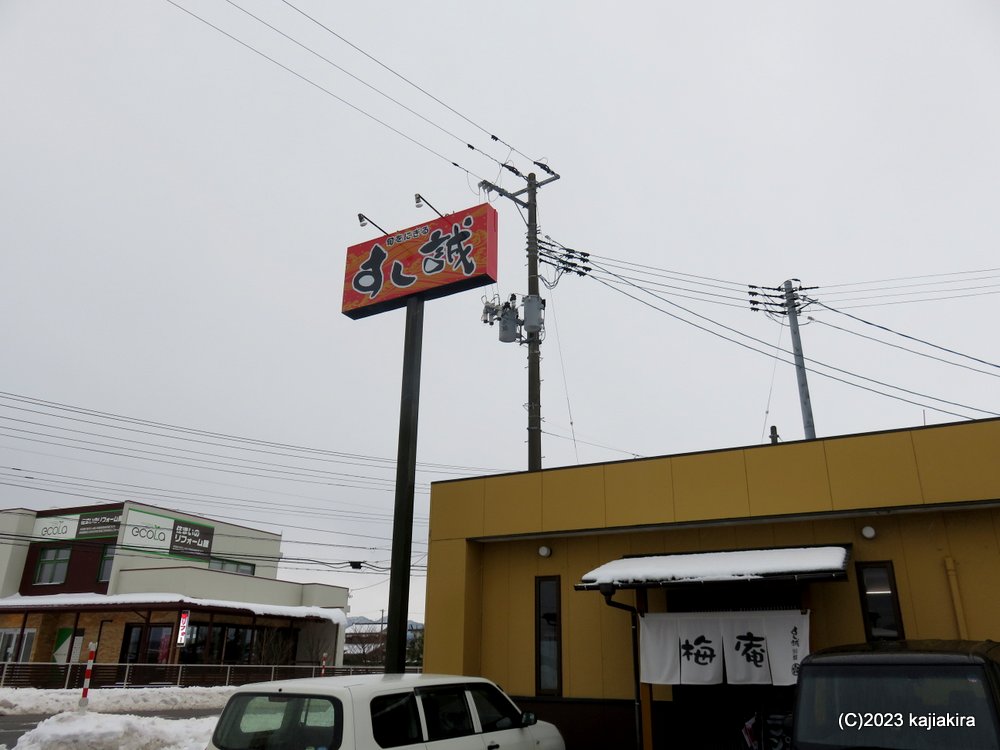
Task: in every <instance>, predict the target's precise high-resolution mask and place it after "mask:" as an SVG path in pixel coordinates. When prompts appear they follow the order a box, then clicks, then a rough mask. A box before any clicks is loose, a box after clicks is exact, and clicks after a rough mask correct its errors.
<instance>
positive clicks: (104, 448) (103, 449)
mask: <svg viewBox="0 0 1000 750" xmlns="http://www.w3.org/2000/svg"><path fill="white" fill-rule="evenodd" d="M5 431H13V432H28V431H27V430H19V429H17V428H13V427H2V426H0V435H3V436H4V437H13V438H16V439H18V440H25V441H27V442H31V443H40V444H42V445H52V446H57V447H60V448H70V449H72V450H80V451H87V452H91V453H100V454H103V455H109V456H118V457H120V458H129V459H132V460H138V461H151V462H154V463H162V464H168V465H170V466H184V467H186V468H190V469H200V470H203V471H219V472H223V473H227V474H238V475H240V476H247V477H258V478H260V479H272V480H275V479H280V480H282V481H286V482H297V483H300V484H313V485H320V486H325V487H344V488H347V489H356V490H374V491H377V492H391V491H392V487H379V486H371V485H365V484H351V483H348V482H345V481H333V480H321V479H318V478H316V477H313V478H312V479H309V478H306V477H310V476H312V475H309V474H301V473H296V472H279V473H283V474H287V475H288V476H274V474H261V473H257V472H254V471H241V470H239V469H238V468H235V467H237V466H238V464H224V463H222V462H218V461H207V460H205V459H191V460H193V461H204V462H205V463H208V464H210V465H209V466H200V465H198V464H195V463H188V462H186V461H171V460H169V459H170V458H183V457H181V456H172V455H170V454H162V453H154V452H153V451H141V450H139V449H130V448H118V446H108V445H105V444H102V443H95V442H93V441H85V440H79V439H77V438H61V437H58V436H51V435H45V434H44V433H34V434H38V435H42V436H45V437H54V438H55V440H43V439H42V438H41V437H25V436H24V435H7V434H5ZM56 440H70V441H74V442H79V443H84V445H70V444H67V443H61V442H56ZM88 445H94V446H100V447H87V446H88ZM110 448H118V450H108V449H110ZM126 450H133V451H135V452H137V453H152V454H153V455H154V456H156V457H147V456H135V455H132V454H130V453H123V452H121V451H126ZM227 466H228V467H232V468H226V467H227Z"/></svg>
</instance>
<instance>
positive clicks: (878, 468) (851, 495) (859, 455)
mask: <svg viewBox="0 0 1000 750" xmlns="http://www.w3.org/2000/svg"><path fill="white" fill-rule="evenodd" d="M824 443H825V445H826V457H827V466H828V467H829V472H830V489H831V492H832V495H833V507H834V510H854V509H858V508H882V507H890V506H894V505H920V504H921V503H922V502H923V494H922V492H921V490H920V480H919V477H918V475H917V462H916V458H915V457H914V455H913V442H912V440H911V439H910V434H909V433H906V432H902V433H900V432H896V433H885V434H879V435H861V436H857V437H851V438H840V439H836V440H826V441H824Z"/></svg>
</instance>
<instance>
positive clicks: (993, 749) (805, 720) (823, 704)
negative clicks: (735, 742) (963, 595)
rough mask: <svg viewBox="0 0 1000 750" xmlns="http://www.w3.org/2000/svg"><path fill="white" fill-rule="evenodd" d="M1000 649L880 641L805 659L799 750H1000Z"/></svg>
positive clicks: (796, 736) (985, 644)
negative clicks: (856, 749) (959, 749)
mask: <svg viewBox="0 0 1000 750" xmlns="http://www.w3.org/2000/svg"><path fill="white" fill-rule="evenodd" d="M998 706H1000V643H994V642H992V641H880V642H875V643H868V644H861V645H853V646H838V647H836V648H831V649H826V650H823V651H817V652H816V653H814V654H811V655H810V656H808V657H806V658H805V659H804V660H803V661H802V665H801V667H800V671H799V677H798V686H797V689H796V703H795V713H794V722H793V742H792V745H793V747H795V748H798V750H831V749H832V748H869V749H870V750H883V749H885V750H939V748H963V750H965V749H967V750H980V749H981V750H1000V721H998Z"/></svg>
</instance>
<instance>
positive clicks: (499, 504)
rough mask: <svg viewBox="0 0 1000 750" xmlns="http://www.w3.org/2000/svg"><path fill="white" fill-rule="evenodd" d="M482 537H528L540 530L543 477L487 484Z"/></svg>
mask: <svg viewBox="0 0 1000 750" xmlns="http://www.w3.org/2000/svg"><path fill="white" fill-rule="evenodd" d="M484 502H485V513H484V518H485V527H486V528H485V536H505V535H507V534H530V533H533V532H537V531H540V530H541V528H542V473H541V472H537V471H536V472H531V473H527V474H508V475H505V476H499V477H490V478H488V479H487V480H486V492H485V498H484ZM470 536H471V534H470Z"/></svg>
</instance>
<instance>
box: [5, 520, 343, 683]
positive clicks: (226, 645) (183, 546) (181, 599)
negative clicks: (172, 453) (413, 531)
mask: <svg viewBox="0 0 1000 750" xmlns="http://www.w3.org/2000/svg"><path fill="white" fill-rule="evenodd" d="M0 542H2V543H0V660H2V661H32V662H53V661H55V662H59V663H65V662H76V661H80V660H81V659H83V660H85V659H86V657H87V649H86V644H87V643H90V642H94V643H97V644H98V648H97V659H96V660H97V662H98V663H101V662H107V663H141V664H220V665H222V664H307V663H312V664H316V663H319V662H320V660H321V659H322V657H323V655H324V654H326V655H327V661H328V663H329V664H331V665H339V664H340V663H342V657H343V649H344V630H345V627H346V617H345V612H346V610H347V599H348V590H347V589H346V588H343V587H339V586H328V585H324V584H316V583H295V582H292V581H282V580H279V579H278V578H277V572H278V562H279V560H280V558H281V536H280V534H274V533H270V532H266V531H261V530H259V529H251V528H248V527H245V526H237V525H235V524H230V523H222V522H218V521H210V520H208V519H204V518H199V517H197V516H193V515H190V514H187V513H178V512H174V511H170V510H166V509H164V508H156V507H153V506H149V505H141V504H139V503H133V502H123V503H116V504H106V505H98V506H87V507H75V508H65V509H60V510H47V511H32V510H24V509H14V510H6V511H0Z"/></svg>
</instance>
